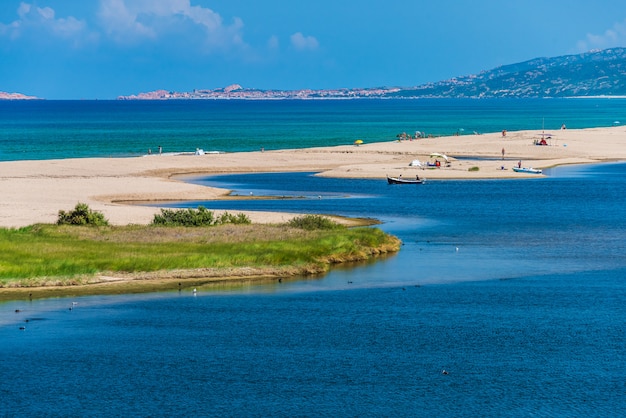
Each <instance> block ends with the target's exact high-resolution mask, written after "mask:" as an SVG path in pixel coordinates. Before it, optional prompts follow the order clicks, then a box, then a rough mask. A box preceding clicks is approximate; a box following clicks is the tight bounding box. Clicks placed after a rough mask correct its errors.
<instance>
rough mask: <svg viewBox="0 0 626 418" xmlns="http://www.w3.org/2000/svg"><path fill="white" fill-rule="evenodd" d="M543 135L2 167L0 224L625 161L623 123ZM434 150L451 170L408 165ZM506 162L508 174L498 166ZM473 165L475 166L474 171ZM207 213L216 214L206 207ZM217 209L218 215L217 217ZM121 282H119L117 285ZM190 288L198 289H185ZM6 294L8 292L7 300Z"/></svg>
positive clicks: (271, 219) (121, 218) (139, 284)
mask: <svg viewBox="0 0 626 418" xmlns="http://www.w3.org/2000/svg"><path fill="white" fill-rule="evenodd" d="M542 136H546V135H545V134H543V135H542V131H540V130H534V131H517V132H507V133H506V136H502V133H491V134H483V135H463V136H451V137H437V138H423V139H417V140H415V139H414V140H403V141H393V142H391V141H390V142H379V143H371V144H369V143H366V144H362V145H359V146H356V145H343V146H335V147H321V148H307V149H291V150H276V151H265V152H263V151H257V152H245V153H224V154H205V155H202V156H195V155H171V156H170V155H161V156H160V155H151V156H146V157H129V158H86V159H65V160H40V161H10V162H0V184H1V187H2V190H3V192H4V196H3V201H2V202H1V203H0V227H5V228H21V227H26V226H30V225H33V224H37V223H55V222H56V219H57V216H58V212H59V210H71V209H72V208H73V207H74V206H75V205H76V204H77V203H79V202H81V203H86V204H88V205H89V207H90V208H91V209H93V210H96V211H99V212H102V213H103V214H104V216H105V217H106V218H107V219H108V220H109V222H110V224H111V225H129V224H138V225H147V224H149V223H150V222H151V220H152V218H153V217H154V215H155V214H157V213H159V211H160V208H159V207H156V206H155V207H148V206H138V204H141V203H158V202H166V201H185V200H228V199H233V198H234V197H229V196H228V193H229V191H228V190H225V189H219V188H214V187H206V186H199V185H194V184H191V183H189V182H186V180H187V179H189V178H191V177H198V176H202V175H213V174H234V173H260V172H303V171H310V172H316V173H318V174H317V175H319V176H325V177H334V178H364V179H380V181H386V175H387V174H389V175H391V176H397V175H399V174H402V175H403V177H405V178H411V177H414V176H415V175H419V176H420V178H426V179H428V180H452V179H455V180H458V179H463V180H480V179H522V178H539V177H541V176H538V175H536V174H523V173H516V172H514V171H513V170H512V169H511V168H512V167H513V166H514V165H516V164H517V162H518V161H520V160H521V161H522V165H523V166H524V167H534V168H548V167H555V166H560V165H569V164H595V163H602V162H614V161H626V127H621V126H618V127H610V128H589V129H580V130H565V129H564V130H559V131H558V132H556V133H552V134H550V136H551V138H550V139H549V145H547V146H538V145H533V143H534V142H535V141H536V140H537V139H539V138H541V137H542ZM503 148H504V149H505V154H504V156H503V155H502V149H503ZM435 152H436V153H442V154H445V155H447V156H448V158H449V160H450V166H449V167H445V166H444V167H442V168H436V169H430V168H424V167H413V166H410V165H409V163H411V162H412V161H413V160H415V159H419V160H420V161H428V160H429V156H430V154H431V153H435ZM456 157H459V158H456ZM502 157H504V158H502ZM502 166H504V167H505V168H506V169H505V170H502V169H501V167H502ZM472 168H477V170H476V171H470V169H472ZM239 198H242V197H239ZM206 207H207V209H209V210H212V209H211V207H210V204H207V205H206ZM215 212H216V213H217V214H220V213H221V212H223V211H215ZM231 212H232V211H231ZM237 212H243V213H245V214H246V215H247V216H249V218H250V219H251V220H252V222H253V223H282V222H287V221H289V220H290V219H292V218H293V217H295V216H298V215H299V214H295V213H281V212H256V211H239V210H238V211H237ZM168 274H171V272H162V274H160V275H157V276H159V277H152V278H150V279H137V278H128V277H126V278H124V277H118V278H115V280H110V281H109V286H111V283H112V282H115V283H117V284H116V285H115V286H121V287H125V288H126V289H127V290H126V291H124V292H122V293H128V292H131V293H134V292H136V291H144V292H149V291H153V290H167V289H171V287H168V286H172V283H173V282H175V283H174V284H175V285H176V286H177V283H178V280H180V279H177V278H173V279H168V278H167V277H168ZM279 276H280V274H279V275H275V276H271V277H270V278H269V280H277V279H278V277H279ZM288 276H289V275H286V276H280V277H288ZM119 279H121V280H119ZM195 279H196V280H202V281H203V282H204V281H205V280H206V281H207V282H215V281H217V282H219V283H224V282H231V283H233V282H237V281H242V280H243V281H252V280H264V279H266V280H267V279H268V278H267V274H266V273H264V272H260V273H257V274H253V275H251V276H249V277H246V278H245V279H243V278H242V277H241V276H237V275H236V276H234V277H233V276H232V275H228V274H223V273H222V274H221V275H219V277H218V278H215V277H212V278H210V277H207V276H203V277H199V278H195ZM185 280H187V279H185ZM120 283H125V284H124V285H123V286H122V285H121V284H120ZM194 285H195V286H197V285H198V284H193V285H192V284H190V286H194ZM86 286H88V287H89V289H90V290H89V292H91V290H96V288H95V287H94V286H101V287H99V289H100V290H102V289H103V288H104V287H106V285H86ZM115 286H113V287H115ZM174 288H176V287H174ZM32 289H33V288H2V289H0V300H7V299H15V297H26V298H27V297H28V295H29V293H31V292H33V290H32ZM44 289H45V292H44V293H46V294H48V295H49V296H59V295H68V296H69V295H72V294H74V291H76V290H77V286H71V285H69V286H60V287H59V286H51V287H45V288H44ZM130 289H132V290H130ZM7 292H9V293H11V296H8V295H5V293H7ZM96 293H103V292H101V291H97V292H96ZM104 293H106V292H104ZM89 294H92V293H89ZM42 297H43V296H42ZM45 297H48V296H45Z"/></svg>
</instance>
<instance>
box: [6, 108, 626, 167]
mask: <svg viewBox="0 0 626 418" xmlns="http://www.w3.org/2000/svg"><path fill="white" fill-rule="evenodd" d="M625 105H626V99H584V100H582V99H560V100H557V99H551V100H546V99H527V100H522V99H520V100H505V99H499V100H450V99H438V100H435V99H430V100H336V101H328V100H324V101H315V100H310V101H306V100H305V101H298V100H285V101H280V100H279V101H236V100H232V101H229V100H222V101H145V102H144V101H139V102H128V101H34V102H31V101H25V102H21V101H17V102H12V101H0V161H7V160H24V159H28V160H39V159H56V158H71V157H102V156H104V157H108V156H137V155H143V154H146V153H147V152H148V150H152V152H157V150H158V147H159V146H161V147H162V149H163V151H164V152H193V151H195V150H196V148H201V149H204V150H205V151H224V152H231V151H251V150H259V149H261V148H265V149H284V148H300V147H314V146H330V145H343V144H352V143H353V142H354V141H355V140H356V139H363V140H364V141H366V142H378V141H391V140H394V139H395V137H396V135H397V134H399V133H401V132H407V133H410V134H414V133H415V131H420V132H425V133H427V134H433V135H451V134H455V133H460V134H472V133H473V132H499V131H501V130H502V129H508V130H509V131H514V130H520V129H541V128H542V127H545V129H546V130H551V129H553V130H556V129H559V128H560V127H561V125H562V124H564V123H565V124H566V125H567V126H568V127H570V128H588V127H598V126H613V125H614V124H615V123H616V122H618V123H621V121H624V122H626V106H625Z"/></svg>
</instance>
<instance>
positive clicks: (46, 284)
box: [0, 217, 400, 299]
mask: <svg viewBox="0 0 626 418" xmlns="http://www.w3.org/2000/svg"><path fill="white" fill-rule="evenodd" d="M303 219H304V220H306V219H309V220H310V219H311V218H310V217H309V218H307V217H304V218H303ZM325 225H326V224H325ZM329 225H330V226H329ZM399 248H400V241H399V240H398V239H397V238H396V237H394V236H391V235H388V234H385V233H384V232H382V231H381V230H380V229H378V228H372V227H357V228H348V227H345V226H342V225H339V224H336V223H334V222H332V223H330V224H327V225H326V226H325V227H319V228H318V227H316V226H315V224H314V225H313V226H311V223H310V222H304V223H302V222H300V223H297V222H290V223H287V224H275V225H267V224H259V225H257V224H254V225H252V224H230V223H228V224H220V225H217V226H210V227H185V226H158V225H128V226H109V225H104V226H75V225H52V224H37V225H32V226H29V227H24V228H19V229H14V228H11V229H6V228H4V229H0V249H1V251H0V299H16V298H21V297H24V296H25V295H26V296H28V295H30V296H31V297H38V296H44V295H54V294H59V295H76V294H97V293H129V292H139V291H153V290H163V289H175V288H178V287H181V286H184V287H189V286H197V285H200V284H204V283H208V282H217V281H222V282H223V281H225V280H231V281H232V280H234V281H237V280H239V281H242V280H245V281H249V280H263V279H264V280H279V279H281V278H285V277H293V276H306V275H315V274H321V273H324V272H326V271H328V269H329V268H330V266H331V265H332V264H335V263H343V262H352V261H362V260H367V259H369V258H372V257H373V256H376V255H378V254H384V253H389V252H395V251H398V250H399Z"/></svg>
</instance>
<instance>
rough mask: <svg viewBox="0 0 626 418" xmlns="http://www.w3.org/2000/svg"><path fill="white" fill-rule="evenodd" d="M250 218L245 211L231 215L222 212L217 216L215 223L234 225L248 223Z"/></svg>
mask: <svg viewBox="0 0 626 418" xmlns="http://www.w3.org/2000/svg"><path fill="white" fill-rule="evenodd" d="M251 223H252V222H251V221H250V218H248V217H247V216H246V214H245V213H238V214H237V215H233V214H232V213H228V212H224V213H222V215H221V216H220V217H219V218H217V221H216V224H219V225H222V224H235V225H248V224H251Z"/></svg>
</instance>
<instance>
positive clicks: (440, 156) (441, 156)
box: [430, 152, 448, 161]
mask: <svg viewBox="0 0 626 418" xmlns="http://www.w3.org/2000/svg"><path fill="white" fill-rule="evenodd" d="M430 158H443V159H444V160H446V161H448V156H447V155H445V154H440V153H438V152H433V153H432V154H430Z"/></svg>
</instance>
